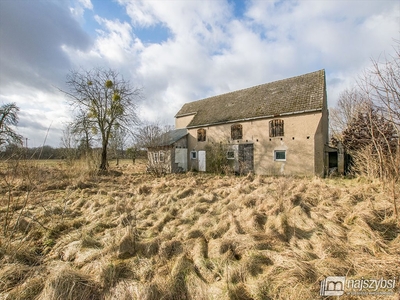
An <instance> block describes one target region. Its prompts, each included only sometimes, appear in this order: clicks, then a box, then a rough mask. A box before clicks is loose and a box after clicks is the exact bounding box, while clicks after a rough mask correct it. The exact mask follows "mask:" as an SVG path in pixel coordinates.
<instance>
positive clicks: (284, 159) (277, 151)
mask: <svg viewBox="0 0 400 300" xmlns="http://www.w3.org/2000/svg"><path fill="white" fill-rule="evenodd" d="M282 152H283V153H284V154H285V158H276V156H277V154H278V153H282ZM274 161H286V150H274Z"/></svg>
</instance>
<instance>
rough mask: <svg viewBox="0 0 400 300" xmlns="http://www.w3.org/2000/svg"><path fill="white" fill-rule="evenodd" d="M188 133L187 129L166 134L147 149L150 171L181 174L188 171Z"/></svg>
mask: <svg viewBox="0 0 400 300" xmlns="http://www.w3.org/2000/svg"><path fill="white" fill-rule="evenodd" d="M187 135H188V132H187V130H186V128H181V129H176V130H172V131H169V132H166V133H165V134H163V135H162V136H161V137H160V140H159V141H158V142H156V143H155V144H154V145H153V146H151V147H148V149H147V158H148V165H147V168H148V171H150V172H155V173H180V172H185V171H187V170H188V145H187V143H188V139H187Z"/></svg>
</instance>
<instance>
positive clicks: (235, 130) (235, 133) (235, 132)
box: [231, 124, 243, 140]
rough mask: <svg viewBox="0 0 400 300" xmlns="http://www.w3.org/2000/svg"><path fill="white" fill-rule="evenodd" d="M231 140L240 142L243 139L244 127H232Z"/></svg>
mask: <svg viewBox="0 0 400 300" xmlns="http://www.w3.org/2000/svg"><path fill="white" fill-rule="evenodd" d="M231 138H232V140H240V139H242V138H243V127H242V125H240V124H236V125H232V126H231Z"/></svg>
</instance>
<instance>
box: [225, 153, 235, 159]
mask: <svg viewBox="0 0 400 300" xmlns="http://www.w3.org/2000/svg"><path fill="white" fill-rule="evenodd" d="M226 158H227V159H235V152H234V151H228V152H226Z"/></svg>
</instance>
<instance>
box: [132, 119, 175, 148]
mask: <svg viewBox="0 0 400 300" xmlns="http://www.w3.org/2000/svg"><path fill="white" fill-rule="evenodd" d="M172 129H173V127H172V126H169V125H165V126H162V125H160V124H157V123H150V124H147V125H144V126H141V127H139V128H138V129H137V130H136V131H135V133H134V134H133V139H134V140H135V144H136V145H137V146H138V147H139V148H151V147H156V146H158V145H159V144H160V142H162V138H163V135H164V134H165V133H166V132H168V131H170V130H172Z"/></svg>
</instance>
